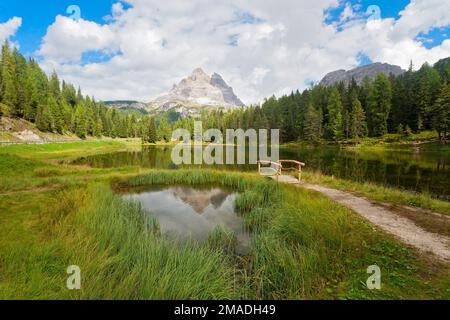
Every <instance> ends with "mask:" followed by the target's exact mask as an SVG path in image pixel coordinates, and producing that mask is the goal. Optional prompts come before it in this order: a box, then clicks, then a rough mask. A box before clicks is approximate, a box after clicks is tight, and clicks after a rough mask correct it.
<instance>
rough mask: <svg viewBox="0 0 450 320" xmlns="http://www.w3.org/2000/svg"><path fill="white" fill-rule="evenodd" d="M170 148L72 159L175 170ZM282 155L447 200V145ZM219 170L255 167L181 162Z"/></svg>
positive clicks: (328, 170)
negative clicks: (199, 164)
mask: <svg viewBox="0 0 450 320" xmlns="http://www.w3.org/2000/svg"><path fill="white" fill-rule="evenodd" d="M171 150H172V148H171V147H168V146H165V147H159V146H155V147H143V148H142V149H138V150H132V151H122V152H115V153H111V154H103V155H95V156H87V157H82V158H79V159H76V160H75V161H73V162H71V163H73V164H76V165H89V166H92V167H95V168H117V167H125V166H141V167H144V168H157V169H178V168H180V166H177V165H175V164H173V162H172V160H171ZM280 158H281V159H294V160H299V161H302V162H305V163H306V165H307V166H306V168H305V171H310V172H320V173H322V174H325V175H333V176H335V177H337V178H342V179H348V180H353V181H358V182H363V181H369V182H374V183H377V184H380V185H384V186H391V187H396V188H400V189H406V190H412V191H417V192H428V193H430V194H432V195H434V196H436V197H439V198H441V199H444V200H447V201H450V184H449V181H450V148H449V147H441V146H436V145H425V146H421V147H420V148H419V147H417V148H406V147H405V148H403V149H395V150H384V149H376V150H375V149H364V150H349V149H342V148H338V147H332V146H321V147H296V148H282V149H280ZM183 167H184V168H186V167H188V168H189V167H195V168H214V169H223V170H239V171H256V165H223V166H217V165H215V166H208V165H201V166H193V165H192V166H186V165H185V166H183Z"/></svg>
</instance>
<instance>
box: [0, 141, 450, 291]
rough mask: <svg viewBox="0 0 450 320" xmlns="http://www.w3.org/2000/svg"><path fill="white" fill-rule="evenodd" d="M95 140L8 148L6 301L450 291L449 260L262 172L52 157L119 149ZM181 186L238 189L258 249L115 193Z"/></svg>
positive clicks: (1, 168) (0, 194)
mask: <svg viewBox="0 0 450 320" xmlns="http://www.w3.org/2000/svg"><path fill="white" fill-rule="evenodd" d="M118 143H119V144H121V143H120V142H118ZM88 144H92V145H91V146H90V147H86V146H84V145H80V144H79V143H78V144H74V145H73V146H70V147H69V145H70V144H64V146H52V145H41V146H11V147H7V148H6V149H7V150H8V152H5V151H4V149H1V151H0V174H1V177H2V179H1V180H0V190H1V191H0V234H1V235H2V236H1V237H0V299H449V298H450V296H449V293H448V288H449V287H450V280H449V279H450V273H449V267H448V265H442V264H439V263H438V262H435V261H432V260H429V259H425V258H424V257H423V256H419V255H418V254H417V253H416V252H415V251H414V250H412V249H409V248H405V247H404V246H402V245H401V244H400V243H399V242H397V241H396V240H395V239H393V238H392V237H390V236H388V235H386V234H385V233H383V232H381V231H379V230H378V229H375V228H373V227H372V226H371V225H369V224H368V223H366V222H365V221H363V220H362V219H361V218H360V217H359V216H357V215H356V214H354V213H353V212H351V211H350V210H348V209H346V208H344V207H341V206H339V205H336V204H335V203H334V202H332V201H330V200H328V199H327V198H325V197H323V196H321V195H319V194H317V193H314V192H309V191H306V190H302V189H299V188H294V187H292V186H288V185H286V186H285V185H279V184H276V183H274V182H271V181H266V180H264V179H262V178H261V177H258V176H256V175H253V174H243V173H235V172H234V173H231V172H216V171H196V170H177V171H155V170H146V171H145V172H142V171H141V169H139V168H121V169H90V168H85V167H72V166H66V165H61V164H57V163H49V162H48V161H47V160H48V159H60V156H61V153H63V154H64V155H66V156H67V155H68V156H72V155H75V154H76V153H77V152H83V153H96V152H107V150H114V149H115V148H118V146H117V145H116V142H113V143H112V144H111V145H109V143H106V142H103V143H102V144H100V145H96V144H97V143H88ZM105 144H106V145H105ZM122 145H123V144H122ZM35 148H37V150H36V149H35ZM306 178H309V177H306ZM178 184H183V185H188V186H193V187H197V186H199V187H200V186H204V185H214V186H218V187H222V188H224V189H227V190H228V189H232V190H235V191H236V192H238V193H239V196H238V198H237V200H236V203H235V206H236V210H238V212H239V214H240V215H241V216H242V218H243V223H244V226H245V227H247V229H248V230H249V231H250V232H251V236H252V242H251V247H250V251H249V252H248V254H246V255H238V254H236V252H235V251H234V250H233V249H234V244H235V242H236V238H235V235H234V234H232V233H230V232H229V231H227V230H224V229H222V228H218V229H216V230H214V231H213V232H212V233H211V234H210V236H209V239H208V241H207V243H205V244H199V243H196V242H186V243H185V244H183V245H180V244H179V243H178V242H174V241H172V240H170V239H168V238H166V237H165V236H164V235H162V234H161V232H160V231H159V227H158V223H157V221H155V220H153V219H151V218H149V216H148V215H146V214H144V213H143V211H142V208H141V207H140V206H139V205H138V204H136V203H129V202H124V201H123V200H122V198H121V197H120V196H119V195H117V194H116V193H115V192H114V190H115V189H123V188H125V189H128V188H139V187H143V186H149V185H178ZM48 187H52V188H48ZM36 188H47V189H43V190H38V189H36ZM11 191H13V192H12V193H11ZM16 191H26V192H24V193H17V192H16ZM373 264H377V265H378V266H379V267H380V268H381V271H382V290H380V291H371V290H368V289H367V287H366V286H365V281H366V279H367V277H368V274H367V273H366V269H367V267H368V266H370V265H373ZM69 265H78V266H80V268H81V273H82V290H80V291H70V290H68V289H67V288H66V280H67V277H68V275H67V273H66V269H67V267H68V266H69Z"/></svg>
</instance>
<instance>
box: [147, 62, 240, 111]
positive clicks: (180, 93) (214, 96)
mask: <svg viewBox="0 0 450 320" xmlns="http://www.w3.org/2000/svg"><path fill="white" fill-rule="evenodd" d="M243 105H244V104H243V103H242V101H241V100H240V99H239V98H238V97H237V96H236V95H235V94H234V91H233V88H232V87H230V86H229V85H228V84H227V83H226V82H225V81H224V80H223V78H222V77H221V76H220V75H219V74H217V73H214V74H213V75H212V76H209V75H208V74H206V73H205V72H204V71H203V70H202V69H201V68H197V69H195V70H194V71H193V72H192V74H191V75H190V76H189V77H187V78H185V79H183V80H181V81H180V83H179V84H177V85H174V86H173V87H172V89H171V90H169V91H168V92H164V93H162V94H160V95H159V96H157V97H156V98H155V99H153V100H152V101H151V102H150V103H149V104H148V106H149V109H150V110H153V111H156V112H158V111H162V112H164V111H168V110H172V109H180V108H183V112H184V113H186V112H187V113H188V114H189V113H191V114H192V113H195V112H194V111H192V109H195V108H196V107H197V108H198V107H217V108H224V109H232V108H235V107H240V106H243ZM186 109H187V110H186Z"/></svg>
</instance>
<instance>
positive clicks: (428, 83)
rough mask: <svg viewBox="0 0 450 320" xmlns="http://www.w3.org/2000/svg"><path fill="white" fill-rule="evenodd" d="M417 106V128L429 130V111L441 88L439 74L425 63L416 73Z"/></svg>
mask: <svg viewBox="0 0 450 320" xmlns="http://www.w3.org/2000/svg"><path fill="white" fill-rule="evenodd" d="M418 83H419V84H418V88H419V89H418V90H417V98H416V99H417V105H418V109H419V119H418V124H417V128H418V129H419V130H421V129H430V128H431V121H432V119H431V110H432V108H433V104H434V103H435V101H436V99H437V96H438V95H439V91H440V88H441V78H440V76H439V73H438V72H437V71H436V70H435V69H433V68H432V67H430V66H429V65H428V64H427V63H425V64H424V65H423V66H422V68H421V69H420V70H419V72H418Z"/></svg>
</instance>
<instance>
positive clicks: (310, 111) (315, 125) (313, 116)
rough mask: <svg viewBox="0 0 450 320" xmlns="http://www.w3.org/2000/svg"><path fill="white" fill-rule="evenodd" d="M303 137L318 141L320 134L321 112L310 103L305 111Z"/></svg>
mask: <svg viewBox="0 0 450 320" xmlns="http://www.w3.org/2000/svg"><path fill="white" fill-rule="evenodd" d="M303 130H304V134H303V137H304V138H305V140H307V141H313V142H315V141H318V140H319V139H320V137H321V136H322V113H321V112H320V111H318V110H316V108H314V106H313V105H312V104H309V105H308V107H307V108H306V112H305V121H304V129H303Z"/></svg>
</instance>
